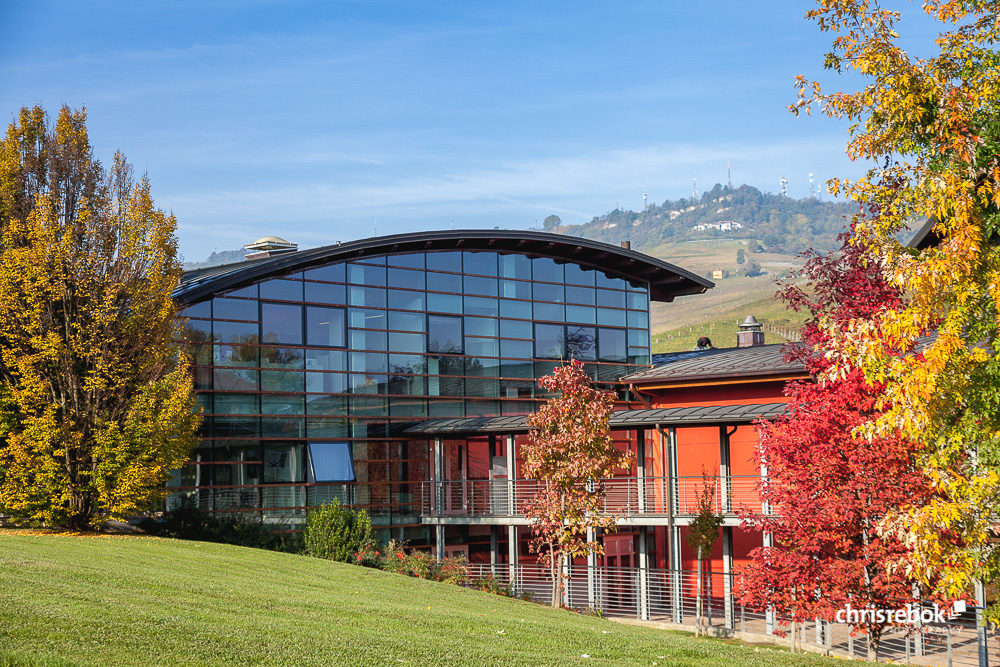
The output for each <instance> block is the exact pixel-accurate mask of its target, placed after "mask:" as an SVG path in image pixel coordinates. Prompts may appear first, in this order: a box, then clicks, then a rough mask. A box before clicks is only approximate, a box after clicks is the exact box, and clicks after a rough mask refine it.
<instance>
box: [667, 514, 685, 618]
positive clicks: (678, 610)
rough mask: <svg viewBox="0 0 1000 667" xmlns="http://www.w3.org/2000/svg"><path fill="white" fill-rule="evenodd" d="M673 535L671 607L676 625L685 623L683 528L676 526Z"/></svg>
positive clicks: (673, 528) (672, 529)
mask: <svg viewBox="0 0 1000 667" xmlns="http://www.w3.org/2000/svg"><path fill="white" fill-rule="evenodd" d="M670 531H671V532H672V533H673V539H672V540H671V542H672V544H671V546H672V547H673V552H674V553H673V554H672V555H671V557H670V560H671V561H672V562H673V565H672V566H671V569H670V607H671V609H672V611H673V617H674V619H673V620H674V623H683V622H684V604H683V599H684V596H683V595H682V592H683V591H682V590H681V584H682V583H683V582H682V579H683V576H684V575H683V573H682V572H681V527H680V526H674V527H672V528H671V529H670Z"/></svg>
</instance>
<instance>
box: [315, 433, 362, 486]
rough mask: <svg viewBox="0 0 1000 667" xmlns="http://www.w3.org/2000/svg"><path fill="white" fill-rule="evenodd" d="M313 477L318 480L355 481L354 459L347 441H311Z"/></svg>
mask: <svg viewBox="0 0 1000 667" xmlns="http://www.w3.org/2000/svg"><path fill="white" fill-rule="evenodd" d="M309 458H310V462H311V463H312V477H313V479H314V480H315V481H317V482H353V481H354V461H353V460H352V459H351V446H350V444H349V443H346V442H310V443H309Z"/></svg>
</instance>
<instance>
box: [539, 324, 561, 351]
mask: <svg viewBox="0 0 1000 667" xmlns="http://www.w3.org/2000/svg"><path fill="white" fill-rule="evenodd" d="M563 329H564V327H563V326H561V325H555V324H536V325H535V357H537V358H539V359H562V358H563V342H564V338H563V336H564V331H563Z"/></svg>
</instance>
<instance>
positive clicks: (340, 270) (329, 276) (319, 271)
mask: <svg viewBox="0 0 1000 667" xmlns="http://www.w3.org/2000/svg"><path fill="white" fill-rule="evenodd" d="M302 275H303V277H304V278H305V279H306V280H328V281H330V282H333V283H342V282H344V281H345V280H346V279H347V271H346V265H345V264H343V263H338V264H330V265H329V266H320V267H318V268H315V269H309V270H308V271H306V272H305V273H303V274H302Z"/></svg>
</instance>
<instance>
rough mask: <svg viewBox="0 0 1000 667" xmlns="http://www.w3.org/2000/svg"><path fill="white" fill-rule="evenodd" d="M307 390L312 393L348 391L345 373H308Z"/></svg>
mask: <svg viewBox="0 0 1000 667" xmlns="http://www.w3.org/2000/svg"><path fill="white" fill-rule="evenodd" d="M306 391H308V392H309V393H311V394H340V393H344V392H345V391H347V376H346V375H345V374H343V373H306Z"/></svg>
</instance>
